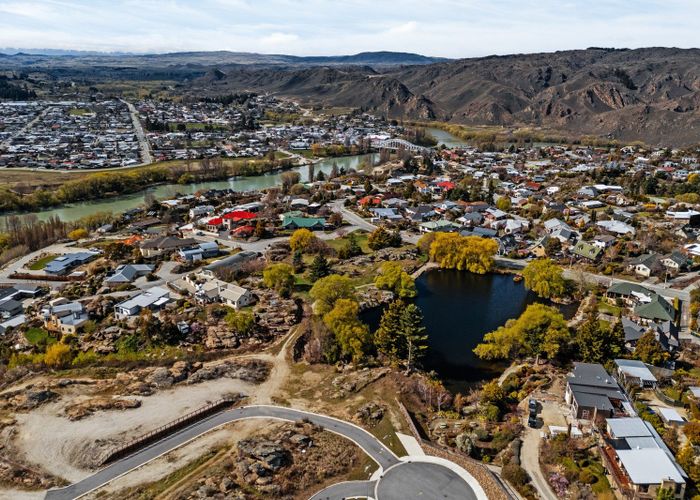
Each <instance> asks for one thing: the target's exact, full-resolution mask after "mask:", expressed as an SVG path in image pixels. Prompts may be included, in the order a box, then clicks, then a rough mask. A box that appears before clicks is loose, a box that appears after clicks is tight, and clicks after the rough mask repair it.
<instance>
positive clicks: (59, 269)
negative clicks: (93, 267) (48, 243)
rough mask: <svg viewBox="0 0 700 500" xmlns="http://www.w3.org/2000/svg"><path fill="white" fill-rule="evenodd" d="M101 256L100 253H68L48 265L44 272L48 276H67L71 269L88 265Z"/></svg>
mask: <svg viewBox="0 0 700 500" xmlns="http://www.w3.org/2000/svg"><path fill="white" fill-rule="evenodd" d="M99 254H100V252H92V251H88V250H86V251H84V252H76V253H67V254H64V255H59V256H58V257H56V258H55V259H53V260H52V261H51V262H49V263H48V264H46V267H44V272H45V273H46V274H52V275H55V276H61V275H64V274H67V273H68V271H70V270H71V269H74V268H76V267H78V266H81V265H83V264H87V263H88V262H90V261H91V260H92V259H94V258H95V257H97V256H98V255H99Z"/></svg>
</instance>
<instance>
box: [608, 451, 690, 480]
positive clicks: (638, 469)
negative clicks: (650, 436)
mask: <svg viewBox="0 0 700 500" xmlns="http://www.w3.org/2000/svg"><path fill="white" fill-rule="evenodd" d="M617 456H618V457H619V458H620V462H621V463H622V466H623V467H624V468H625V471H627V474H628V475H629V477H630V479H631V480H632V482H633V483H635V484H661V483H662V482H663V481H664V480H668V479H671V480H672V481H674V482H676V483H684V482H685V480H684V479H683V476H681V474H680V472H678V469H677V468H676V465H675V464H674V463H673V462H672V461H671V459H670V458H669V457H668V456H666V453H665V452H664V451H663V450H661V449H659V448H651V449H649V448H644V449H634V450H617Z"/></svg>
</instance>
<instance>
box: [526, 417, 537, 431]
mask: <svg viewBox="0 0 700 500" xmlns="http://www.w3.org/2000/svg"><path fill="white" fill-rule="evenodd" d="M538 425H539V419H538V418H537V417H535V416H533V415H530V416H529V417H528V419H527V426H528V427H532V428H533V429H536V428H537V427H538Z"/></svg>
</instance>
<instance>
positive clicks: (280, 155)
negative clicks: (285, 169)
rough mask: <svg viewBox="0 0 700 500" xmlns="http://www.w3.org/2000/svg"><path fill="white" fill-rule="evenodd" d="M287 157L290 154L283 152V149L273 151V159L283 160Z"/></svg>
mask: <svg viewBox="0 0 700 500" xmlns="http://www.w3.org/2000/svg"><path fill="white" fill-rule="evenodd" d="M289 157H290V156H289V155H288V154H287V153H284V152H283V151H275V160H285V159H287V158H289Z"/></svg>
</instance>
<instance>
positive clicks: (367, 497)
mask: <svg viewBox="0 0 700 500" xmlns="http://www.w3.org/2000/svg"><path fill="white" fill-rule="evenodd" d="M380 469H381V467H380ZM371 481H372V480H371V479H370V480H368V481H341V482H339V483H335V484H332V485H330V486H328V487H326V488H323V489H322V490H321V491H318V492H316V493H314V494H313V495H312V496H311V497H310V498H309V500H313V499H314V498H315V497H317V496H318V495H321V494H323V492H324V491H326V490H329V489H331V488H334V487H336V486H340V485H343V484H353V483H367V482H371ZM344 498H346V499H348V500H349V499H351V498H366V499H367V500H376V499H375V498H374V497H370V496H360V497H344Z"/></svg>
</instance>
